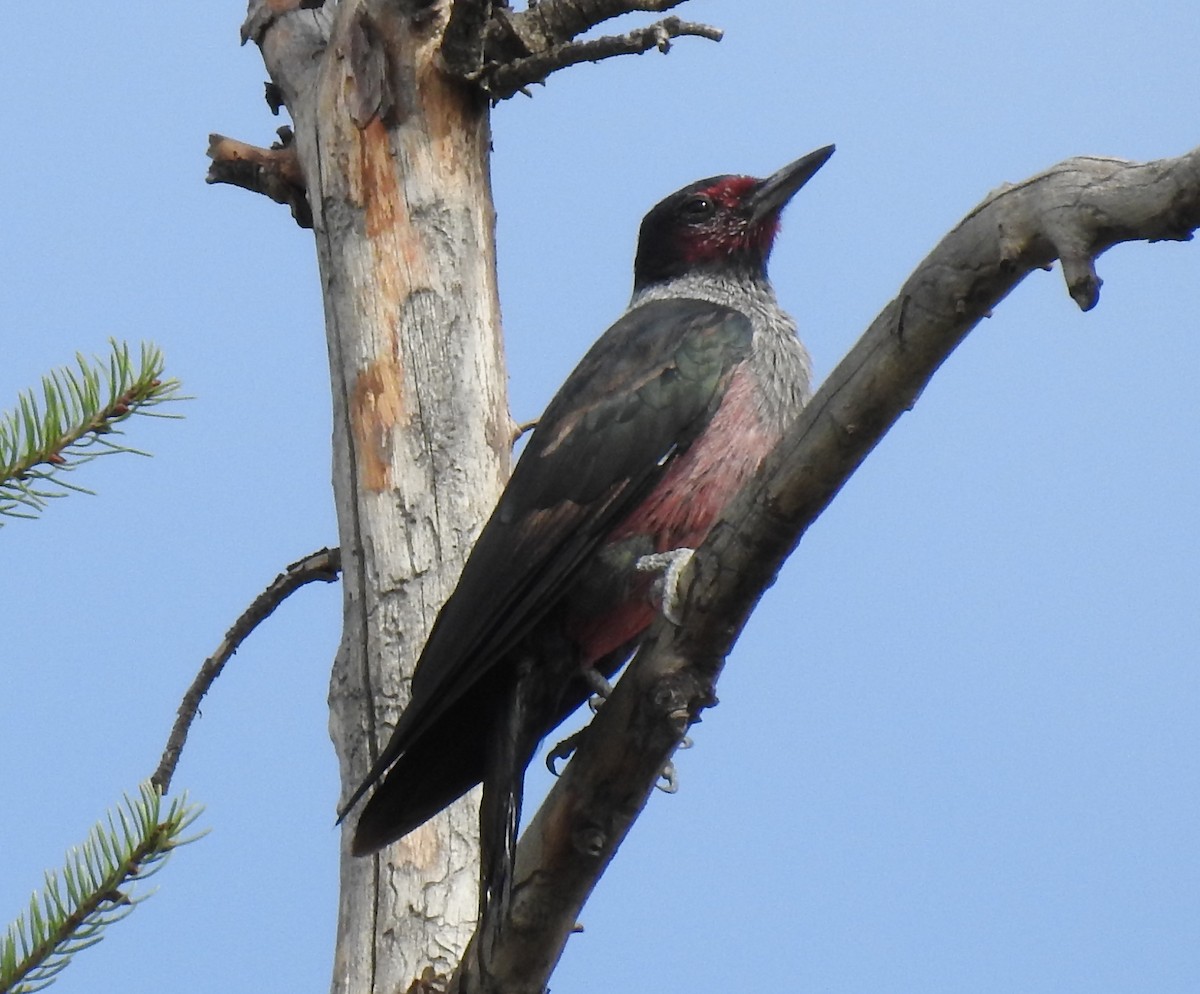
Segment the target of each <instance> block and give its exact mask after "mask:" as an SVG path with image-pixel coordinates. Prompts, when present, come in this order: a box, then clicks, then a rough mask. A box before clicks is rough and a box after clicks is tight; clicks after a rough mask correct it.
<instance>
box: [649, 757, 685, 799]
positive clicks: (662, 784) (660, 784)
mask: <svg viewBox="0 0 1200 994" xmlns="http://www.w3.org/2000/svg"><path fill="white" fill-rule="evenodd" d="M654 786H655V787H657V788H658V789H659V790H661V791H662V792H663V793H664V794H676V793H678V792H679V772H678V771H677V770H676V769H675V764H674V763H672V762H671V761H670V760H669V759H668V760H667V762H666V765H665V766H663V768H662V770H661V771H660V772H659V774H658V780H657V781H655V784H654Z"/></svg>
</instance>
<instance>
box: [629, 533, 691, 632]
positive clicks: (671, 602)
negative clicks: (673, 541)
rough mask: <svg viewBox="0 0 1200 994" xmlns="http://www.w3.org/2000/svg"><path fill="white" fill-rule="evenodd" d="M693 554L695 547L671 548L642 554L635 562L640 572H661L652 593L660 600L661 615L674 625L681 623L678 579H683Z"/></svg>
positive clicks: (681, 606) (681, 600)
mask: <svg viewBox="0 0 1200 994" xmlns="http://www.w3.org/2000/svg"><path fill="white" fill-rule="evenodd" d="M695 554H696V550H695V549H687V548H684V549H672V550H671V551H670V552H655V553H652V554H651V555H648V556H642V557H641V558H639V559H638V561H637V563H635V567H636V568H637V569H638V570H639V571H640V572H642V573H660V574H661V576H660V577H659V578H658V579H657V580H656V581H655V583H654V587H653V588H652V593H653V595H655V596H656V597H657V598H658V600H659V602H660V609H661V610H662V613H663V617H664V618H666V619H667V621H669V622H671V624H673V625H675V626H676V627H678V626H679V625H681V624H682V623H683V619H682V614H681V612H682V609H683V598H682V596H681V593H680V590H679V586H680V581H681V580H682V579H683V571H684V570H685V569H686V568H687V565H688V563H690V562H691V561H692V556H694V555H695Z"/></svg>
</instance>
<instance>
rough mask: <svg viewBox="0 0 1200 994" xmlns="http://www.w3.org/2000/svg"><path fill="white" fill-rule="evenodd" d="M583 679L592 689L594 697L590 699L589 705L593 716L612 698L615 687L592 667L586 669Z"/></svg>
mask: <svg viewBox="0 0 1200 994" xmlns="http://www.w3.org/2000/svg"><path fill="white" fill-rule="evenodd" d="M583 679H584V681H585V682H586V683H587V685H588V686H589V687H591V688H592V696H591V697H589V698H588V702H587V705H588V708H590V709H591V712H592V714H595V713H596V712H597V711H599V710H600V705H601V704H603V703H604V702H605V701H607V700H608V699H609V697H610V696H612V692H613V685H612V684H611V683H609V681H608V679H607V678H606V677H605V676H604V674H603V673H601V672H600V671H599V670H597V669H593V668H592V667H590V666H585V667H584V669H583Z"/></svg>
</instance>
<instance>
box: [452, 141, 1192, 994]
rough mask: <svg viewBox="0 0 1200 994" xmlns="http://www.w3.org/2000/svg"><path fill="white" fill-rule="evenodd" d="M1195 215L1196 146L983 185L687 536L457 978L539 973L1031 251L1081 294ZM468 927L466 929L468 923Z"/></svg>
mask: <svg viewBox="0 0 1200 994" xmlns="http://www.w3.org/2000/svg"><path fill="white" fill-rule="evenodd" d="M1197 227H1200V149H1196V150H1193V151H1192V152H1189V153H1187V154H1186V155H1183V156H1180V157H1178V158H1175V159H1162V160H1158V161H1154V162H1148V163H1133V162H1126V161H1123V160H1119V159H1103V158H1092V157H1087V158H1074V159H1069V160H1067V161H1065V162H1063V163H1061V164H1059V165H1057V166H1055V167H1053V168H1051V169H1049V170H1047V171H1046V172H1044V173H1040V174H1039V175H1037V176H1034V177H1032V178H1031V179H1029V180H1026V181H1024V182H1022V183H1019V184H1016V185H1013V186H1005V187H1002V188H1000V189H999V190H996V191H994V192H993V193H992V194H990V195H989V196H988V197H987V198H986V199H985V200H984V201H983V203H981V204H980V205H979V206H978V207H977V208H975V209H974V210H973V211H971V212H970V213H969V214H968V215H967V216H966V217H965V218H964V219H963V220H962V221H961V222H960V223H959V224H958V225H957V226H956V227H955V228H954V230H953V231H951V232H950V233H949V234H948V235H947V236H946V237H945V238H944V239H943V240H942V242H941V243H940V244H939V245H938V246H937V247H936V248H935V249H934V250H933V252H932V253H931V254H930V255H929V256H928V257H927V258H926V259H925V261H924V262H923V263H922V264H921V265H920V266H919V267H918V269H917V270H916V271H915V272H914V273H913V274H912V276H910V277H909V279H908V280H907V282H906V283H905V284H904V286H903V288H902V289H901V291H900V294H899V295H898V296H897V297H896V299H895V300H893V301H892V302H891V303H889V304H888V305H887V306H886V307H885V308H884V310H883V311H882V312H881V313H880V315H879V316H878V317H877V318H876V319H875V321H874V322H873V323H872V325H871V327H870V328H869V329H868V330H867V332H866V334H865V335H864V336H863V337H862V339H860V340H859V342H858V343H857V344H856V345H855V346H854V348H853V349H852V350H851V351H850V353H849V355H847V356H846V358H845V359H843V360H842V362H841V363H839V364H838V366H837V368H836V369H835V370H834V371H833V372H832V373H831V374H830V376H829V378H828V380H826V382H825V383H824V384H823V385H822V387H821V389H820V390H819V391H818V393H817V395H816V396H815V397H814V398H813V400H812V401H811V402H810V404H809V405H808V407H807V408H806V409H805V411H804V413H803V414H802V416H801V417H800V419H799V420H798V421H797V423H796V424H795V425H794V426H793V427H792V429H791V430H790V431H789V432H788V433H787V435H786V436H785V437H784V439H783V440H782V441H781V443H780V445H779V446H778V447H777V448H776V450H775V451H774V453H773V454H772V455H771V456H770V457H769V458H768V460H767V461H766V462H765V463H764V465H763V466H762V468H761V469H760V471H759V473H758V475H757V477H756V479H755V481H754V483H753V484H752V485H750V486H748V487H747V488H746V490H745V491H744V492H743V493H742V495H741V496H740V497H739V499H738V500H737V502H736V503H735V505H734V506H733V507H732V508H731V509H730V511H729V512H728V513H727V515H726V516H725V518H724V520H723V521H722V523H721V524H720V525H718V527H717V528H716V529H715V530H714V531H713V532H712V534H711V535H710V536H709V538H708V539H707V540H706V541H705V543H704V544H703V545H702V546H701V548H700V549H699V550H698V551H697V554H696V556H695V558H694V559H693V562H692V566H691V575H690V577H689V578H688V579H687V581H686V582H687V587H688V590H689V596H688V604H687V608H686V609H685V612H684V624H683V626H682V627H681V628H678V629H675V628H674V627H673V626H672V625H670V624H669V623H667V622H666V621H664V620H662V619H660V620H659V622H658V623H657V624H656V625H655V626H654V628H653V629H652V631H651V633H650V636H649V637H648V638H647V640H646V641H645V642H644V644H643V647H642V649H641V651H640V652H639V653H638V655H637V657H636V659H635V660H634V661H633V663H632V664H631V665H630V667H629V669H628V671H627V672H626V674H625V676H624V677H623V678H622V679H621V681H620V683H619V684H618V686H617V688H616V690H615V692H614V693H613V695H612V697H611V698H610V699H609V700H608V702H607V703H606V704H605V705H604V707H603V708H601V710H600V713H599V714H598V716H597V718H596V720H595V721H594V722H593V723H592V725H591V726H590V728H589V730H588V734H587V735H585V736H583V741H582V743H581V744H580V747H579V749H578V751H577V752H576V753H575V755H574V757H573V758H572V760H571V762H570V763H569V764H568V766H567V768H566V770H565V771H564V774H563V776H562V777H561V778H560V779H559V780H558V782H557V783H556V784H555V785H554V787H553V788H552V790H551V791H550V794H549V796H548V797H547V798H546V801H545V803H544V804H543V805H542V807H541V809H540V810H539V811H538V813H537V815H536V816H535V817H534V819H533V821H532V823H531V824H530V826H529V828H528V829H527V830H526V832H525V833H524V835H523V836H522V839H521V843H520V847H519V850H518V854H517V868H516V873H515V878H516V880H517V884H516V888H515V891H514V901H513V907H512V913H511V918H510V920H509V921H508V922H506V923H504V932H503V934H502V935H500V936H494V935H493V936H483V937H482V941H484V942H487V943H489V945H490V946H491V948H492V949H494V950H495V952H494V953H493V955H492V956H491V958H490V959H489V964H488V965H489V969H490V971H491V975H490V976H489V977H488V978H486V982H485V980H484V979H481V978H480V977H478V976H477V975H476V973H475V969H476V964H475V963H474V957H472V956H471V955H470V954H469V953H468V955H467V956H464V959H463V967H462V968H461V969H460V974H459V976H458V977H456V978H455V982H456V983H457V984H458V987H457V988H456V989H458V990H462V991H467V990H469V991H477V990H489V991H490V990H503V991H505V992H506V994H526V992H529V994H532V992H540V991H542V990H543V989H544V988H545V985H546V981H547V979H548V977H549V975H550V972H551V970H552V969H553V968H554V966H555V964H556V963H557V961H558V958H559V956H560V955H561V953H562V949H563V947H564V945H565V943H566V940H567V936H568V935H569V934H570V933H571V931H572V930H573V929H574V928H575V922H576V920H577V916H578V914H579V912H580V910H581V908H582V907H583V903H584V901H585V900H586V898H587V896H588V894H589V893H590V892H591V890H592V888H593V887H594V886H595V883H596V881H597V880H598V879H599V877H600V875H601V874H602V873H603V872H604V869H605V868H606V866H607V865H608V862H609V861H610V860H611V859H612V856H613V855H614V853H615V852H616V849H617V847H618V846H619V845H620V843H621V841H622V840H623V839H624V837H625V835H626V833H627V832H628V831H629V829H630V827H631V826H632V824H633V822H634V820H635V819H636V818H637V815H638V814H639V813H640V811H641V809H642V807H644V805H645V803H646V801H647V799H648V798H649V796H650V794H651V792H652V790H653V787H654V784H655V782H656V780H657V778H658V775H659V772H660V771H661V769H662V768H663V765H664V764H665V763H666V762H667V761H668V759H669V758H670V756H671V755H672V753H673V752H674V750H675V748H676V746H677V745H678V743H679V741H680V739H681V738H682V736H683V735H684V733H685V732H686V730H687V728H688V726H689V725H690V724H692V723H694V722H696V721H698V720H699V715H700V712H701V711H702V710H703V709H705V708H707V707H711V706H712V705H713V704H714V703H715V700H716V698H715V695H714V690H715V687H716V681H717V678H718V676H719V675H720V672H721V668H722V666H723V665H724V661H725V657H726V655H727V654H728V652H729V650H730V649H731V648H732V646H733V644H734V642H735V641H736V639H737V637H738V635H739V634H740V632H741V630H742V627H743V626H744V624H745V622H746V620H747V618H748V617H749V614H750V612H751V610H752V609H753V608H754V606H755V604H756V603H757V602H758V600H759V598H760V597H761V596H762V593H763V591H764V590H765V589H766V588H767V587H769V586H770V585H771V583H772V582H773V581H774V578H775V575H776V573H777V571H778V569H779V567H780V566H781V565H782V563H783V561H784V560H785V559H786V558H787V556H788V555H789V554H790V553H791V551H792V550H793V549H794V548H795V547H796V544H797V543H798V542H799V540H800V538H801V536H802V535H803V534H804V532H805V530H806V529H807V528H808V526H809V525H810V524H811V523H812V522H813V521H814V520H815V519H816V518H817V516H818V515H819V514H820V513H821V511H822V510H824V508H825V507H826V506H827V505H828V504H829V502H830V501H831V500H832V499H833V497H834V495H835V494H836V493H837V492H838V490H840V489H841V487H842V486H843V484H844V483H845V482H846V480H847V479H848V478H849V476H850V474H851V473H853V472H854V470H855V469H856V468H857V467H858V465H859V464H860V463H861V462H862V460H863V459H864V458H865V457H866V456H867V454H868V453H869V452H870V451H871V449H872V448H874V447H875V445H876V444H877V443H878V442H879V440H880V439H881V438H882V437H883V435H884V434H885V433H886V432H887V430H888V429H889V428H890V427H891V425H892V424H894V423H895V421H896V420H897V419H898V418H899V417H900V415H901V414H903V413H904V412H905V411H906V410H910V409H911V408H912V406H913V405H914V403H915V402H916V399H917V397H918V396H919V395H920V393H921V391H922V390H923V389H924V387H925V384H926V383H928V382H929V380H930V379H931V378H932V376H933V374H934V373H935V372H936V371H937V369H938V367H939V366H940V365H941V364H942V362H943V361H944V360H945V359H946V358H947V357H948V356H949V354H950V353H951V352H952V351H953V350H954V348H955V347H956V346H957V345H958V344H959V342H961V341H962V340H963V338H964V337H965V336H966V335H967V333H968V332H969V331H970V330H971V329H972V328H973V327H974V326H975V325H976V324H978V323H979V321H980V320H981V319H982V318H984V317H987V316H988V315H989V314H990V313H991V310H992V308H993V307H995V305H996V304H998V303H999V302H1000V301H1001V300H1003V299H1004V297H1005V296H1006V295H1007V294H1008V293H1009V292H1010V291H1011V290H1012V289H1013V288H1014V287H1015V286H1016V285H1017V284H1018V283H1019V282H1020V281H1021V280H1022V279H1024V277H1025V276H1026V275H1028V274H1029V273H1030V272H1032V271H1033V270H1035V269H1039V268H1048V267H1049V266H1050V265H1051V264H1052V263H1053V261H1054V260H1055V259H1060V260H1062V263H1063V275H1064V277H1065V279H1066V283H1067V287H1068V291H1069V292H1070V294H1071V296H1072V297H1073V298H1074V299H1075V301H1076V302H1077V303H1078V304H1079V306H1080V307H1081V308H1082V309H1083V310H1088V309H1090V308H1091V307H1093V306H1094V305H1095V304H1096V302H1097V300H1098V293H1099V288H1100V283H1101V281H1100V279H1099V277H1098V276H1097V275H1096V269H1095V259H1096V257H1097V256H1099V255H1100V254H1101V253H1103V252H1104V251H1105V250H1106V249H1108V248H1111V247H1112V246H1113V245H1115V244H1118V243H1119V242H1125V241H1135V240H1144V241H1160V240H1173V241H1184V240H1188V239H1190V238H1191V236H1192V232H1193V231H1194V230H1195V229H1196V228H1197ZM479 939H480V937H477V941H478V940H479Z"/></svg>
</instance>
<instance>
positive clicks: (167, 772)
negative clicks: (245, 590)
mask: <svg viewBox="0 0 1200 994" xmlns="http://www.w3.org/2000/svg"><path fill="white" fill-rule="evenodd" d="M341 569H342V555H341V551H340V550H338V549H320V550H318V551H317V552H313V553H310V554H309V555H307V556H305V557H304V558H303V559H300V560H298V561H297V562H294V563H292V564H291V565H290V566H288V568H287V569H285V570H284V571H283V572H282V573H280V574H279V575H278V576H277V577H275V579H274V580H272V581H271V583H270V585H269V586H268V587H267V589H266V590H264V591H263V592H262V593H261V594H259V595H258V596H257V597H255V598H254V601H253V602H252V603H251V605H250V606H249V607H248V608H246V610H245V611H243V612H242V614H241V616H240V617H239V618H238V619H237V621H235V622H234V623H233V627H232V628H230V629H229V631H228V632H226V633H225V637H224V638H223V639H222V640H221V644H220V645H218V646H217V651H216V652H214V653H213V654H212V655H211V656H209V657H208V658H207V659H206V660H204V665H202V666H201V667H200V672H199V673H197V674H196V679H195V680H193V681H192V685H191V686H190V687H188V689H187V693H186V694H184V695H183V700H182V702H180V705H179V713H178V715H177V716H176V718H175V725H174V727H172V729H171V734H170V736H169V737H168V738H167V746H166V748H165V749H164V750H163V754H162V759H161V760H159V763H158V769H157V770H155V771H154V775H153V776H152V777H151V778H150V782H151V783H152V784H154V785H155V786H156V787H157V788H158V789H159V791H160V792H161V793H163V794H165V793H167V791H168V790H169V789H170V787H171V778H172V777H173V776H174V775H175V767H176V765H178V763H179V756H180V753H182V752H183V746H184V743H185V742H186V741H187V737H188V732H189V731H190V730H191V727H192V722H193V721H194V720H195V718H196V714H197V712H198V711H199V710H200V701H201V700H202V699H203V698H204V695H205V694H207V693H208V690H209V688H210V687H211V686H212V685H213V683H214V681H215V680H216V679H217V677H219V676H220V675H221V671H222V670H223V669H224V668H225V664H226V663H227V662H228V661H229V657H230V656H232V655H233V654H234V653H235V652H237V650H238V647H239V646H240V645H241V644H242V643H243V642H244V641H246V638H247V637H248V636H249V635H250V633H251V632H252V631H254V629H255V628H257V627H258V626H259V624H260V623H261V622H263V621H266V619H267V618H269V617H270V616H271V613H272V612H273V611H274V610H275V609H276V608H277V607H279V605H280V604H282V603H283V602H284V600H286V599H287V597H288V596H290V595H291V594H292V593H293V592H294V591H296V590H299V589H300V588H301V587H303V586H304V585H305V584H306V583H312V582H313V581H314V580H323V581H324V582H326V583H334V582H335V581H336V580H337V578H338V575H339V573H340V572H341Z"/></svg>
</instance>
